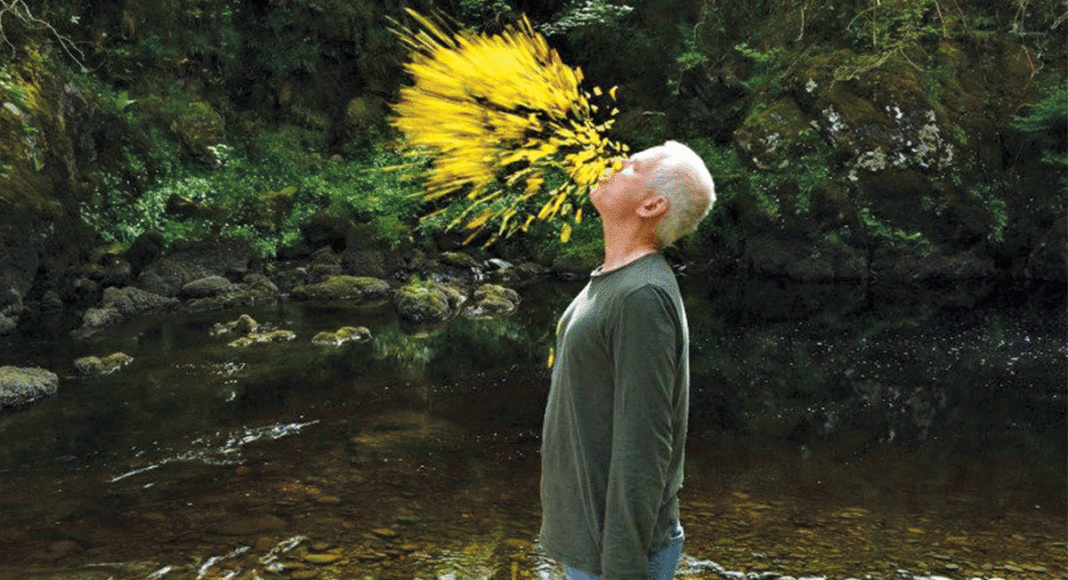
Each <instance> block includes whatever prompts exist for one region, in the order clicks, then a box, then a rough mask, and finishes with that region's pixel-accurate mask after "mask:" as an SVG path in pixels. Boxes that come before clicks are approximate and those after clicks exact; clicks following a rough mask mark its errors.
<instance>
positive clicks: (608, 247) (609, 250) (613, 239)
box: [600, 229, 658, 272]
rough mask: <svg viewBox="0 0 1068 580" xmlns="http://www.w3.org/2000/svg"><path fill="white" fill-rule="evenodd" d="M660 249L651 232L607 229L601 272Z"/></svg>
mask: <svg viewBox="0 0 1068 580" xmlns="http://www.w3.org/2000/svg"><path fill="white" fill-rule="evenodd" d="M657 251H658V248H657V247H656V243H655V242H654V241H653V236H652V233H651V232H644V231H641V229H639V230H638V231H616V232H610V231H605V236H604V263H603V264H601V268H600V271H601V272H611V271H612V270H616V269H619V268H622V267H623V266H626V265H627V264H629V263H631V262H633V261H635V260H637V259H638V258H641V257H642V256H645V255H648V254H652V253H655V252H657Z"/></svg>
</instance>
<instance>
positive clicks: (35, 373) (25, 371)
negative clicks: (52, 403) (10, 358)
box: [0, 366, 59, 409]
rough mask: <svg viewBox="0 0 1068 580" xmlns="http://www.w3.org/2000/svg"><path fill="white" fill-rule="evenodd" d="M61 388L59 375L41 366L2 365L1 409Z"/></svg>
mask: <svg viewBox="0 0 1068 580" xmlns="http://www.w3.org/2000/svg"><path fill="white" fill-rule="evenodd" d="M58 390H59V377H58V376H56V374H55V373H53V372H52V371H48V370H45V369H41V368H20V367H13V366H5V367H0V409H7V408H12V407H21V406H23V405H27V404H29V403H32V402H34V401H36V400H38V399H41V398H44V397H50V396H52V395H54V394H56V391H58Z"/></svg>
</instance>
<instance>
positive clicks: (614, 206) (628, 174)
mask: <svg viewBox="0 0 1068 580" xmlns="http://www.w3.org/2000/svg"><path fill="white" fill-rule="evenodd" d="M658 149H659V147H653V148H652V149H646V150H645V151H642V152H640V153H636V154H634V155H633V156H632V157H629V158H627V159H624V160H623V164H622V166H621V167H620V168H619V170H617V171H615V172H610V171H606V172H605V177H602V178H601V180H600V181H599V182H598V183H597V186H596V187H594V188H593V189H592V190H591V191H590V201H591V202H593V206H594V207H595V208H597V213H599V214H601V218H602V219H604V218H607V217H617V216H623V215H626V214H629V213H632V212H634V210H636V209H637V208H638V206H639V205H641V203H642V202H643V201H645V200H646V199H647V198H648V197H649V196H650V195H652V194H653V191H652V190H651V188H650V187H649V177H650V175H651V174H652V171H653V169H654V168H655V167H656V164H657V163H659V162H660V156H661V153H662V152H661V151H659V150H658Z"/></svg>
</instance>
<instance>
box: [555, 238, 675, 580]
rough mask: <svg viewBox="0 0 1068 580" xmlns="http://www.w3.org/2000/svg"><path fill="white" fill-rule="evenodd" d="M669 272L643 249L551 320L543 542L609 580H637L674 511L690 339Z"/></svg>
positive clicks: (665, 536)
mask: <svg viewBox="0 0 1068 580" xmlns="http://www.w3.org/2000/svg"><path fill="white" fill-rule="evenodd" d="M688 334H689V333H688V329H687V326H686V313H685V310H684V308H683V304H682V297H681V295H680V293H679V287H678V284H677V283H676V281H675V275H674V274H673V273H672V271H671V268H670V266H668V264H667V261H666V260H665V259H664V258H663V256H661V255H660V254H650V255H647V256H644V257H642V258H639V259H638V260H636V261H634V262H632V263H630V264H627V265H625V266H623V267H621V268H619V269H617V270H612V271H609V272H607V273H603V274H602V273H599V272H594V273H593V276H592V277H591V279H590V282H589V284H587V286H586V287H585V288H584V289H583V290H582V292H580V293H579V295H578V296H576V297H575V299H574V301H573V302H572V303H571V305H570V306H568V308H567V310H566V311H565V312H564V315H563V316H562V317H561V318H560V322H559V324H558V325H557V332H556V348H555V359H554V364H553V368H552V384H551V387H550V389H549V400H548V403H547V405H546V408H545V422H544V426H543V431H542V449H541V453H542V455H541V468H542V473H541V501H542V525H541V546H542V548H543V549H544V550H545V553H546V554H547V555H548V556H549V557H551V558H553V559H556V560H559V561H562V562H565V563H567V564H569V565H570V566H572V567H573V568H576V569H579V570H582V571H584V572H587V573H590V574H596V575H600V576H603V577H604V578H606V579H607V580H632V579H633V580H645V579H646V577H647V568H648V559H649V557H650V556H651V555H652V554H654V553H655V552H657V551H659V550H660V549H662V548H663V547H665V546H666V545H667V544H668V542H669V540H670V537H671V532H672V529H673V527H674V524H675V522H676V521H677V520H678V517H679V504H678V499H677V497H676V494H677V492H678V490H679V488H681V487H682V472H683V448H684V447H685V443H686V421H687V411H688V405H689V338H688Z"/></svg>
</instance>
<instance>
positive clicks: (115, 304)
mask: <svg viewBox="0 0 1068 580" xmlns="http://www.w3.org/2000/svg"><path fill="white" fill-rule="evenodd" d="M177 303H178V299H177V298H170V297H167V296H160V295H158V294H153V293H152V292H147V291H145V290H142V289H140V288H134V287H132V286H129V287H126V288H105V289H104V298H103V300H102V301H101V304H100V306H99V307H96V308H90V309H88V310H86V311H85V314H84V316H83V317H82V328H81V331H80V332H81V333H90V332H92V331H94V330H98V329H100V328H104V327H106V326H112V325H114V324H118V323H120V322H122V321H123V320H125V319H126V318H127V317H130V316H133V315H135V314H142V313H145V312H155V311H160V310H166V309H168V308H170V307H172V306H174V305H175V304H177Z"/></svg>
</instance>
